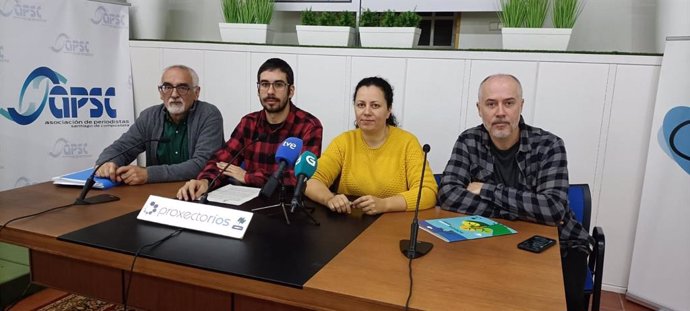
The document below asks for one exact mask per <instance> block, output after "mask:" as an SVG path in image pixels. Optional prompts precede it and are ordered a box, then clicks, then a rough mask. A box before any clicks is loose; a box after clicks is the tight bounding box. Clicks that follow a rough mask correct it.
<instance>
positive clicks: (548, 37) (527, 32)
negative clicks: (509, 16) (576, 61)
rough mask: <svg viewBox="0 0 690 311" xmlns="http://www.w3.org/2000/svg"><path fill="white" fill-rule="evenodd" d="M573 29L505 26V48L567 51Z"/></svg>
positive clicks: (503, 37)
mask: <svg viewBox="0 0 690 311" xmlns="http://www.w3.org/2000/svg"><path fill="white" fill-rule="evenodd" d="M572 31H573V30H572V29H570V28H503V29H502V30H501V34H502V39H503V49H504V50H550V51H565V50H566V49H568V42H569V41H570V34H571V33H572Z"/></svg>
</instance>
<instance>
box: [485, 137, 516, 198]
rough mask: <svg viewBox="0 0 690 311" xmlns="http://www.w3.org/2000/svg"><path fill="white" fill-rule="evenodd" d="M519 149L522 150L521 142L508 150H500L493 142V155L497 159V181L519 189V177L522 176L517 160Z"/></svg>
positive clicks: (495, 164)
mask: <svg viewBox="0 0 690 311" xmlns="http://www.w3.org/2000/svg"><path fill="white" fill-rule="evenodd" d="M518 149H520V142H519V141H518V142H516V143H515V144H514V145H513V146H512V147H510V148H508V149H507V150H499V149H498V148H496V146H495V145H494V143H493V141H492V142H491V155H493V156H494V159H495V161H494V175H495V176H496V181H497V182H498V183H501V184H504V185H506V186H508V187H511V188H517V186H518V176H520V169H519V168H518V165H517V161H516V160H515V155H516V154H517V151H518Z"/></svg>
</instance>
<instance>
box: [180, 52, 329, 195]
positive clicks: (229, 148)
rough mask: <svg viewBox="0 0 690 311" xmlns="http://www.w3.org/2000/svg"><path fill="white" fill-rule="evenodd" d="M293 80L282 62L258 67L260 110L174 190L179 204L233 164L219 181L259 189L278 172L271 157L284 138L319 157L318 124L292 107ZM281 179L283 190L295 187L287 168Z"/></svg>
mask: <svg viewBox="0 0 690 311" xmlns="http://www.w3.org/2000/svg"><path fill="white" fill-rule="evenodd" d="M294 81H295V80H294V75H293V72H292V68H291V67H290V65H289V64H288V63H287V62H285V61H284V60H282V59H279V58H271V59H269V60H267V61H266V62H264V63H263V65H261V67H259V71H258V73H257V83H256V86H257V93H258V95H259V100H260V101H261V106H263V110H259V111H255V112H252V113H250V114H248V115H246V116H244V117H242V119H241V120H240V123H239V124H238V125H237V127H235V130H234V131H233V132H232V136H231V137H230V139H229V140H228V141H227V143H226V144H225V146H224V147H223V148H221V149H220V150H218V151H217V152H216V153H215V154H214V155H213V157H212V158H211V159H210V160H209V161H208V162H207V163H206V167H204V170H203V171H201V173H199V175H198V176H197V179H192V180H190V181H188V182H187V183H186V184H185V185H184V186H182V188H180V189H179V190H178V192H177V198H178V199H184V200H196V199H198V198H199V197H200V196H201V195H203V194H204V193H205V192H206V190H207V189H208V188H209V183H210V181H211V180H213V179H214V178H215V177H216V176H218V175H219V174H220V171H221V170H222V169H223V168H224V167H225V166H226V165H227V162H228V161H230V160H233V159H234V160H233V162H232V163H230V166H229V167H228V168H227V169H226V170H225V172H223V175H224V176H223V177H224V178H223V179H230V182H234V183H239V184H243V185H247V186H253V187H261V186H263V185H264V184H265V183H266V181H267V180H268V177H269V176H270V175H271V174H272V173H273V172H274V171H276V170H277V168H278V164H277V163H276V162H275V152H276V150H277V149H278V146H280V144H281V143H282V142H283V140H285V139H286V138H288V137H297V138H300V139H302V141H303V142H304V145H303V149H305V150H309V151H311V152H313V153H314V154H316V155H317V156H318V155H320V154H321V137H322V135H323V128H322V126H321V122H320V121H319V119H317V118H316V117H314V116H313V115H311V114H310V113H308V112H306V111H304V110H301V109H299V108H297V107H296V106H295V104H293V103H292V100H291V99H292V96H294V95H295V84H294ZM240 152H241V153H240ZM283 177H284V178H282V181H283V183H284V184H285V185H288V186H294V185H295V184H296V182H297V181H296V178H295V175H294V170H293V169H286V170H285V172H284V175H283ZM227 182H228V181H227V180H225V181H224V180H222V179H219V181H218V182H216V183H215V184H214V185H211V187H212V188H214V189H215V188H218V187H219V186H220V185H222V184H223V183H227Z"/></svg>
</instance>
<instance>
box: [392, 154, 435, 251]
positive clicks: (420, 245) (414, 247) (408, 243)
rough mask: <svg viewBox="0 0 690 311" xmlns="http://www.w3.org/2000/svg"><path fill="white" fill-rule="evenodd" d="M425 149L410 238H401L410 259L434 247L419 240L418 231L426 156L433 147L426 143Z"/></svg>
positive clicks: (402, 245)
mask: <svg viewBox="0 0 690 311" xmlns="http://www.w3.org/2000/svg"><path fill="white" fill-rule="evenodd" d="M422 150H423V151H424V163H422V180H420V181H419V192H418V193H417V206H416V207H415V209H414V219H413V220H412V225H410V239H409V240H400V251H401V252H402V253H403V255H405V257H407V258H409V259H415V258H419V257H422V256H424V255H426V254H427V253H428V252H429V251H431V249H432V248H433V247H434V244H431V243H429V242H417V232H418V231H419V219H418V218H417V217H418V216H419V201H420V200H421V197H422V186H423V184H424V173H425V171H426V157H427V155H428V154H429V150H431V147H430V146H429V144H424V147H423V148H422Z"/></svg>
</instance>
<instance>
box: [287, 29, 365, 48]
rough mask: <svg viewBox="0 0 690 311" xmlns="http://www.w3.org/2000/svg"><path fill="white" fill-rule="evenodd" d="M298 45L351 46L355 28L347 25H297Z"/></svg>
mask: <svg viewBox="0 0 690 311" xmlns="http://www.w3.org/2000/svg"><path fill="white" fill-rule="evenodd" d="M296 28H297V41H298V42H299V45H320V46H353V45H354V41H355V29H354V28H352V27H347V26H305V25H297V27H296Z"/></svg>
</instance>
